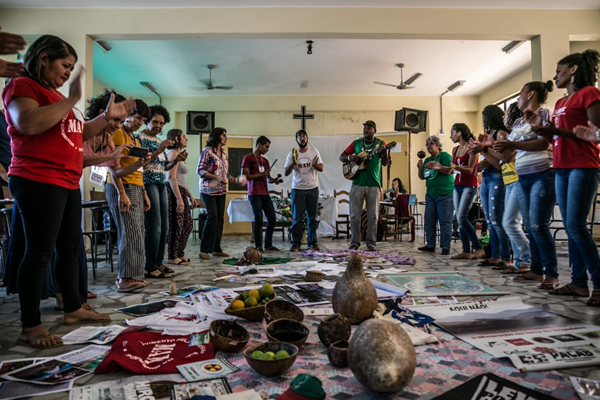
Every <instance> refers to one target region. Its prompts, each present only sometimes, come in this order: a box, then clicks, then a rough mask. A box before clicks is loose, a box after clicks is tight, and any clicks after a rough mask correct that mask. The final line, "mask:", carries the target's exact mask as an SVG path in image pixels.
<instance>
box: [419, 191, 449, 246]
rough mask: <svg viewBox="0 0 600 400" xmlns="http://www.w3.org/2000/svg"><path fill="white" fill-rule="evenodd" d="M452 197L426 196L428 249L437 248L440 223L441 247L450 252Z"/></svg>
mask: <svg viewBox="0 0 600 400" xmlns="http://www.w3.org/2000/svg"><path fill="white" fill-rule="evenodd" d="M453 212H454V207H453V206H452V195H451V194H447V195H443V196H430V195H425V236H426V237H427V247H429V248H432V249H434V248H435V237H436V231H435V226H436V224H437V222H438V221H439V222H440V247H441V248H442V249H448V250H450V241H451V240H452V214H453Z"/></svg>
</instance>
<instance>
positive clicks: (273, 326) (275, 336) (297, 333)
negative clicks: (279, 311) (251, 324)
mask: <svg viewBox="0 0 600 400" xmlns="http://www.w3.org/2000/svg"><path fill="white" fill-rule="evenodd" d="M308 334H309V330H308V328H307V327H306V325H304V324H301V323H300V322H298V321H294V320H292V319H278V320H276V321H273V322H271V323H270V324H269V325H267V338H269V341H270V342H284V343H290V344H293V345H294V346H296V347H298V348H300V347H302V345H303V344H304V343H305V342H306V339H308Z"/></svg>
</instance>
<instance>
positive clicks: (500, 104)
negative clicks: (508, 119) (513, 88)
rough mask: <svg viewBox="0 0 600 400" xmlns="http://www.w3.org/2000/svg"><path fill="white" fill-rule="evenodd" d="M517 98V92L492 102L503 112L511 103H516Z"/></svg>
mask: <svg viewBox="0 0 600 400" xmlns="http://www.w3.org/2000/svg"><path fill="white" fill-rule="evenodd" d="M518 98H519V93H517V94H515V95H512V96H510V97H508V98H506V99H504V100H502V101H499V102H497V103H494V105H496V106H498V107H500V108H501V109H502V110H504V112H506V110H508V107H509V106H510V105H511V104H512V103H516V102H517V99H518Z"/></svg>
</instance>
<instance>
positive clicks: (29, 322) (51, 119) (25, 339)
mask: <svg viewBox="0 0 600 400" xmlns="http://www.w3.org/2000/svg"><path fill="white" fill-rule="evenodd" d="M76 62H77V53H76V52H75V50H74V49H73V47H71V46H70V45H69V44H68V43H67V42H65V41H64V40H62V39H60V38H58V37H56V36H51V35H44V36H42V37H40V38H39V39H37V40H36V41H35V42H33V43H32V44H31V46H29V48H28V49H27V51H26V53H25V56H24V63H25V73H24V74H25V76H22V77H18V78H15V79H13V80H12V81H11V82H10V83H9V84H8V85H7V86H6V88H5V89H4V91H3V92H2V101H3V103H4V108H5V109H6V111H7V113H6V121H7V122H8V133H9V135H10V137H11V141H12V144H11V145H12V152H13V157H12V165H11V169H10V172H9V183H8V185H9V188H10V191H11V193H12V194H13V196H14V197H15V201H16V202H17V204H18V206H19V208H20V210H21V215H22V217H23V225H24V227H25V240H26V251H25V255H24V257H23V260H22V261H21V264H20V266H19V271H18V276H17V285H18V290H19V302H20V306H21V321H22V323H23V329H22V331H21V335H20V336H19V339H18V343H19V344H22V345H25V346H31V347H35V348H50V347H57V346H60V345H62V339H60V338H59V337H57V336H54V335H52V334H50V333H49V332H48V331H47V330H46V329H45V328H44V327H43V325H42V324H41V315H40V309H39V306H40V297H41V295H42V289H43V284H44V276H45V273H46V265H47V263H48V260H49V259H50V257H51V255H52V253H53V252H54V248H55V246H56V254H57V258H56V277H57V280H58V285H59V286H60V289H61V292H62V294H63V299H64V311H65V315H64V318H63V322H64V324H65V325H77V324H81V323H94V322H104V321H107V320H109V319H110V318H109V317H108V316H106V315H102V314H98V313H96V312H93V311H90V310H86V309H84V308H82V307H81V302H80V300H79V290H78V281H79V279H78V275H79V271H78V263H77V256H78V252H79V246H80V243H81V236H80V235H81V194H80V191H79V179H80V177H81V173H82V171H83V141H84V140H88V139H90V138H92V137H93V136H95V135H96V134H98V133H100V132H102V131H103V129H104V127H106V125H107V124H108V123H109V122H110V120H111V119H113V118H120V119H124V117H125V116H127V115H128V113H129V111H130V110H131V109H132V105H131V102H121V103H117V104H113V103H112V101H111V102H110V103H109V105H108V107H107V110H106V112H105V113H103V115H101V116H99V117H98V118H95V119H94V120H92V121H89V122H86V121H85V119H84V117H83V114H82V113H81V112H80V111H79V110H77V109H76V108H75V104H76V103H77V101H79V99H80V98H81V94H82V93H81V80H80V76H79V75H78V76H76V78H75V79H73V83H72V84H71V86H70V88H69V96H68V97H65V96H63V95H62V94H61V93H60V92H59V91H58V90H57V89H58V88H60V87H61V86H63V85H64V84H65V83H66V82H67V81H68V80H69V78H70V77H71V73H72V72H73V69H74V67H75V63H76Z"/></svg>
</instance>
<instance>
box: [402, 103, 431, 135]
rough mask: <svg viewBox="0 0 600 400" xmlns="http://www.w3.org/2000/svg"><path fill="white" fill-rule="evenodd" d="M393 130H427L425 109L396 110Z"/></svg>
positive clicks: (414, 131)
mask: <svg viewBox="0 0 600 400" xmlns="http://www.w3.org/2000/svg"><path fill="white" fill-rule="evenodd" d="M394 130H395V131H398V132H400V131H409V132H412V133H419V132H423V131H426V130H427V111H422V110H415V109H412V108H403V109H402V110H398V111H396V122H395V124H394Z"/></svg>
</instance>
